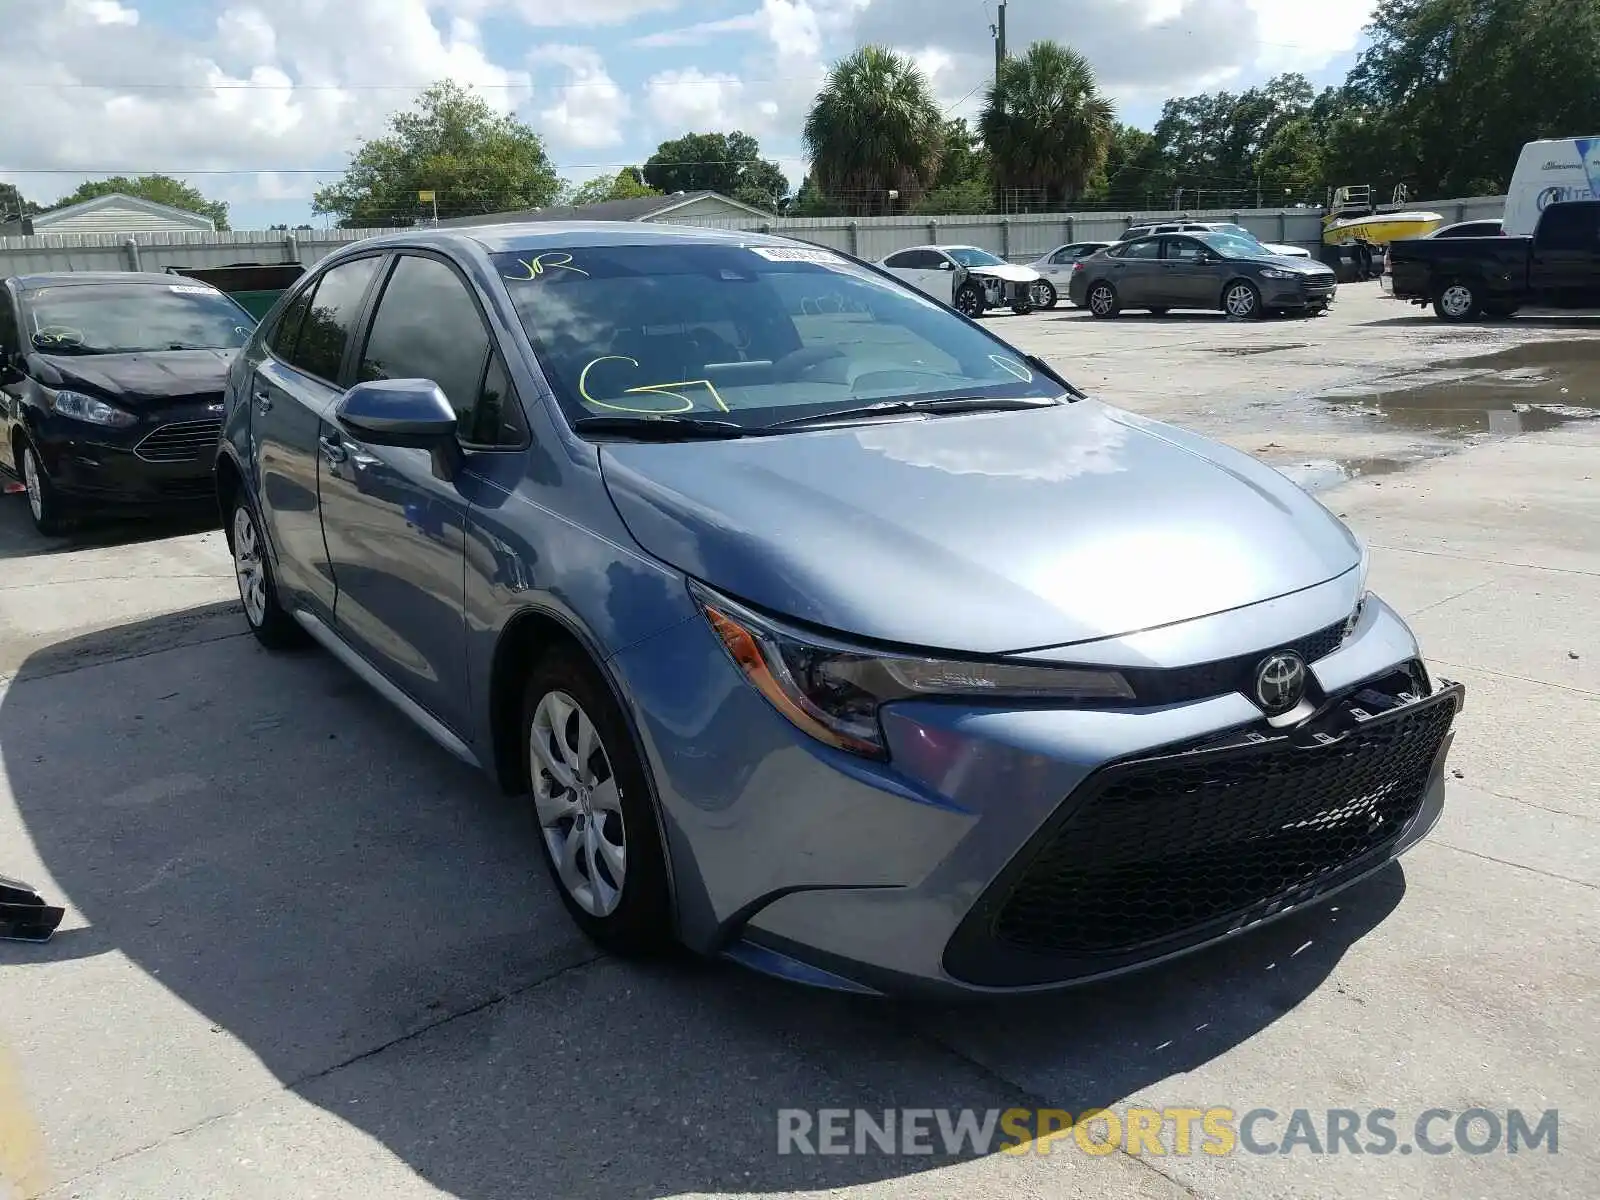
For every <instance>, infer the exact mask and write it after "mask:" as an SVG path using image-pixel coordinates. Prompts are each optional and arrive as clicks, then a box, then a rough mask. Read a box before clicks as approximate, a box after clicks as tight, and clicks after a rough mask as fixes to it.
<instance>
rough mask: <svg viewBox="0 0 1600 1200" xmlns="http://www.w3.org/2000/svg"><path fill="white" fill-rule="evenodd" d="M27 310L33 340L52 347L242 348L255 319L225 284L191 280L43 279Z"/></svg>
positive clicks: (82, 350) (100, 350) (92, 350)
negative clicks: (49, 283)
mask: <svg viewBox="0 0 1600 1200" xmlns="http://www.w3.org/2000/svg"><path fill="white" fill-rule="evenodd" d="M23 314H24V316H23V323H24V326H23V327H24V331H25V332H26V334H27V336H28V338H29V340H30V341H31V342H32V344H33V345H34V346H35V347H37V348H38V349H40V350H43V351H46V352H48V353H51V354H130V353H135V352H139V351H155V350H237V349H238V348H239V347H241V346H243V345H244V344H245V342H246V341H247V340H248V339H249V337H250V334H251V331H252V330H254V329H255V325H256V321H255V318H254V317H252V316H251V315H250V314H249V313H248V312H246V311H245V310H244V309H243V308H241V307H239V305H238V304H236V303H235V302H234V301H232V300H230V299H228V297H226V296H224V295H223V294H222V293H221V292H218V291H216V290H215V289H213V288H209V287H205V286H203V285H200V284H185V283H172V284H158V283H137V284H125V283H107V284H86V283H74V284H66V285H61V286H55V287H42V288H39V289H38V290H36V291H32V292H29V293H28V294H27V298H26V300H25V301H24V304H23Z"/></svg>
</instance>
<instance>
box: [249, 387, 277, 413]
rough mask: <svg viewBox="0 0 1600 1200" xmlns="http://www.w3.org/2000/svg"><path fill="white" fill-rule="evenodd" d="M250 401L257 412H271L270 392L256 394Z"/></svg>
mask: <svg viewBox="0 0 1600 1200" xmlns="http://www.w3.org/2000/svg"><path fill="white" fill-rule="evenodd" d="M252 399H254V400H255V402H256V411H257V412H270V411H271V410H272V394H271V393H270V392H259V391H258V392H257V393H256V394H255V395H254V396H253V397H252Z"/></svg>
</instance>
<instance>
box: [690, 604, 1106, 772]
mask: <svg viewBox="0 0 1600 1200" xmlns="http://www.w3.org/2000/svg"><path fill="white" fill-rule="evenodd" d="M694 590H695V594H696V598H697V600H698V601H699V603H700V607H701V609H702V610H703V611H704V612H705V615H706V620H707V621H708V622H709V623H710V625H711V628H712V630H713V631H714V632H715V633H716V635H717V637H718V639H719V640H720V641H721V642H722V644H723V646H724V647H725V648H726V649H727V651H728V654H729V656H730V657H732V659H733V661H734V663H735V664H736V665H737V666H738V667H739V669H740V670H741V671H742V672H743V673H744V675H745V678H746V679H748V680H749V681H750V683H751V684H752V685H753V686H754V687H755V688H756V690H757V691H759V692H760V693H761V694H762V695H763V696H764V697H766V699H767V701H768V702H769V703H770V704H771V705H772V706H773V707H774V708H776V709H777V710H778V712H779V713H781V714H782V715H783V716H784V717H785V718H787V719H788V720H789V722H790V723H791V724H793V725H794V726H795V727H796V728H798V729H800V730H802V731H803V732H804V733H806V734H808V735H810V736H811V737H814V738H816V739H817V740H818V741H820V742H823V743H825V744H827V745H830V746H834V747H837V748H838V749H841V750H847V751H849V752H850V753H852V754H861V755H866V756H868V757H872V758H886V757H887V756H888V752H887V748H886V747H885V745H884V742H883V734H882V730H881V728H880V726H879V723H878V710H879V708H881V707H882V706H883V705H884V704H886V703H889V702H891V701H894V700H909V699H916V698H939V697H943V698H956V697H960V698H966V699H972V700H977V701H980V702H981V701H984V700H1024V701H1029V700H1031V701H1049V700H1058V701H1085V700H1091V701H1092V700H1100V701H1124V702H1125V701H1129V700H1132V699H1134V693H1133V689H1132V688H1131V687H1129V686H1128V682H1127V680H1126V679H1124V678H1123V677H1122V676H1121V675H1120V674H1118V673H1117V672H1115V671H1099V670H1088V669H1084V668H1077V667H1051V666H1034V665H1032V664H1024V663H985V662H960V661H947V660H943V659H933V658H916V657H911V656H901V655H881V654H873V653H870V652H866V651H858V650H853V649H850V648H849V647H845V646H838V645H830V644H827V643H825V642H822V641H821V640H813V639H812V638H810V637H809V636H808V635H805V634H802V633H798V632H796V631H793V630H789V629H784V628H782V627H780V626H778V625H777V624H776V623H774V622H772V621H769V620H768V619H766V618H764V617H760V616H758V615H756V614H755V613H752V612H750V611H749V610H748V609H746V608H744V607H743V606H741V605H737V604H734V603H733V602H731V601H728V600H726V599H724V598H723V597H720V596H715V595H714V594H712V593H709V592H708V591H706V590H705V589H701V588H695V589H694Z"/></svg>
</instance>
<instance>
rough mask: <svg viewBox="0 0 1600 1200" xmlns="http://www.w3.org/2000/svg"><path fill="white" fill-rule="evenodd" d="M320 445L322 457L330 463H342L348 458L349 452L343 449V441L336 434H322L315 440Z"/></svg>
mask: <svg viewBox="0 0 1600 1200" xmlns="http://www.w3.org/2000/svg"><path fill="white" fill-rule="evenodd" d="M317 440H318V441H319V442H320V443H321V445H322V457H323V458H325V459H327V460H328V461H329V462H331V463H342V462H344V461H345V460H346V459H348V458H349V457H350V451H348V450H347V449H345V445H344V441H343V439H341V438H340V437H339V435H338V434H337V433H328V434H324V435H323V436H322V437H321V438H319V439H317Z"/></svg>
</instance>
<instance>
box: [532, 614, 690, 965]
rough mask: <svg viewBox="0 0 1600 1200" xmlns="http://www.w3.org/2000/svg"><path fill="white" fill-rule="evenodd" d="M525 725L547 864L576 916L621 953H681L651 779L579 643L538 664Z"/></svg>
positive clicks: (595, 938) (588, 930)
mask: <svg viewBox="0 0 1600 1200" xmlns="http://www.w3.org/2000/svg"><path fill="white" fill-rule="evenodd" d="M521 729H522V743H521V745H522V754H523V755H524V756H525V762H526V764H527V771H528V790H529V794H530V797H531V801H532V804H533V810H534V819H535V821H536V822H537V823H538V826H539V843H540V845H541V846H542V847H543V848H544V854H543V857H544V860H545V866H546V867H548V868H549V870H550V877H551V878H552V879H553V880H554V882H555V885H556V891H557V892H559V893H560V895H561V902H562V903H563V904H564V905H566V908H567V912H569V913H570V914H571V915H572V919H573V921H574V922H576V923H577V925H578V928H579V929H581V930H582V931H583V932H584V933H585V934H586V935H587V936H588V937H589V938H590V939H591V940H592V941H594V942H595V943H596V944H597V945H599V946H600V947H602V948H603V949H605V950H608V951H610V952H611V953H613V954H617V955H621V956H623V957H627V958H638V957H644V956H655V955H658V954H665V953H667V952H670V951H671V950H673V949H674V948H675V946H676V939H675V938H674V936H673V929H672V894H671V891H670V889H669V887H668V883H667V861H666V855H665V853H664V852H663V851H662V847H661V834H660V827H659V825H658V824H657V822H656V813H655V807H654V804H653V802H652V800H651V798H650V796H651V792H650V784H649V779H648V777H647V775H646V773H645V768H644V764H643V763H642V762H641V761H640V758H639V754H638V751H637V750H636V749H635V747H634V741H633V737H632V734H631V733H630V732H629V729H628V724H627V721H626V720H625V718H624V717H623V714H622V710H621V708H619V707H618V705H617V702H616V700H615V698H614V697H613V696H612V694H611V689H610V688H609V687H607V686H606V683H605V680H604V679H603V678H601V676H600V673H599V671H598V670H597V669H596V668H595V667H594V666H593V664H591V663H590V662H589V660H588V658H587V657H585V656H584V655H583V654H582V653H581V652H580V651H578V650H577V649H576V648H574V647H570V646H557V647H555V648H553V649H551V650H550V651H548V652H547V653H546V654H544V655H543V656H542V657H541V658H540V659H539V660H538V662H536V663H535V664H534V667H533V670H532V671H531V672H530V673H529V675H528V682H527V686H526V687H525V689H524V691H523V699H522V726H521ZM589 737H592V739H593V740H592V742H590V743H589V744H590V746H591V749H590V752H589V755H588V757H587V759H585V760H584V761H583V762H581V763H579V762H578V759H579V754H580V745H581V744H582V741H583V740H584V739H586V738H589ZM575 768H576V769H575ZM563 776H564V777H565V779H566V780H567V782H566V783H563V782H562V778H563ZM575 781H576V782H577V783H579V784H580V785H581V786H574V782H575ZM619 851H620V853H619ZM563 864H565V865H563ZM619 876H620V877H619Z"/></svg>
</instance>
